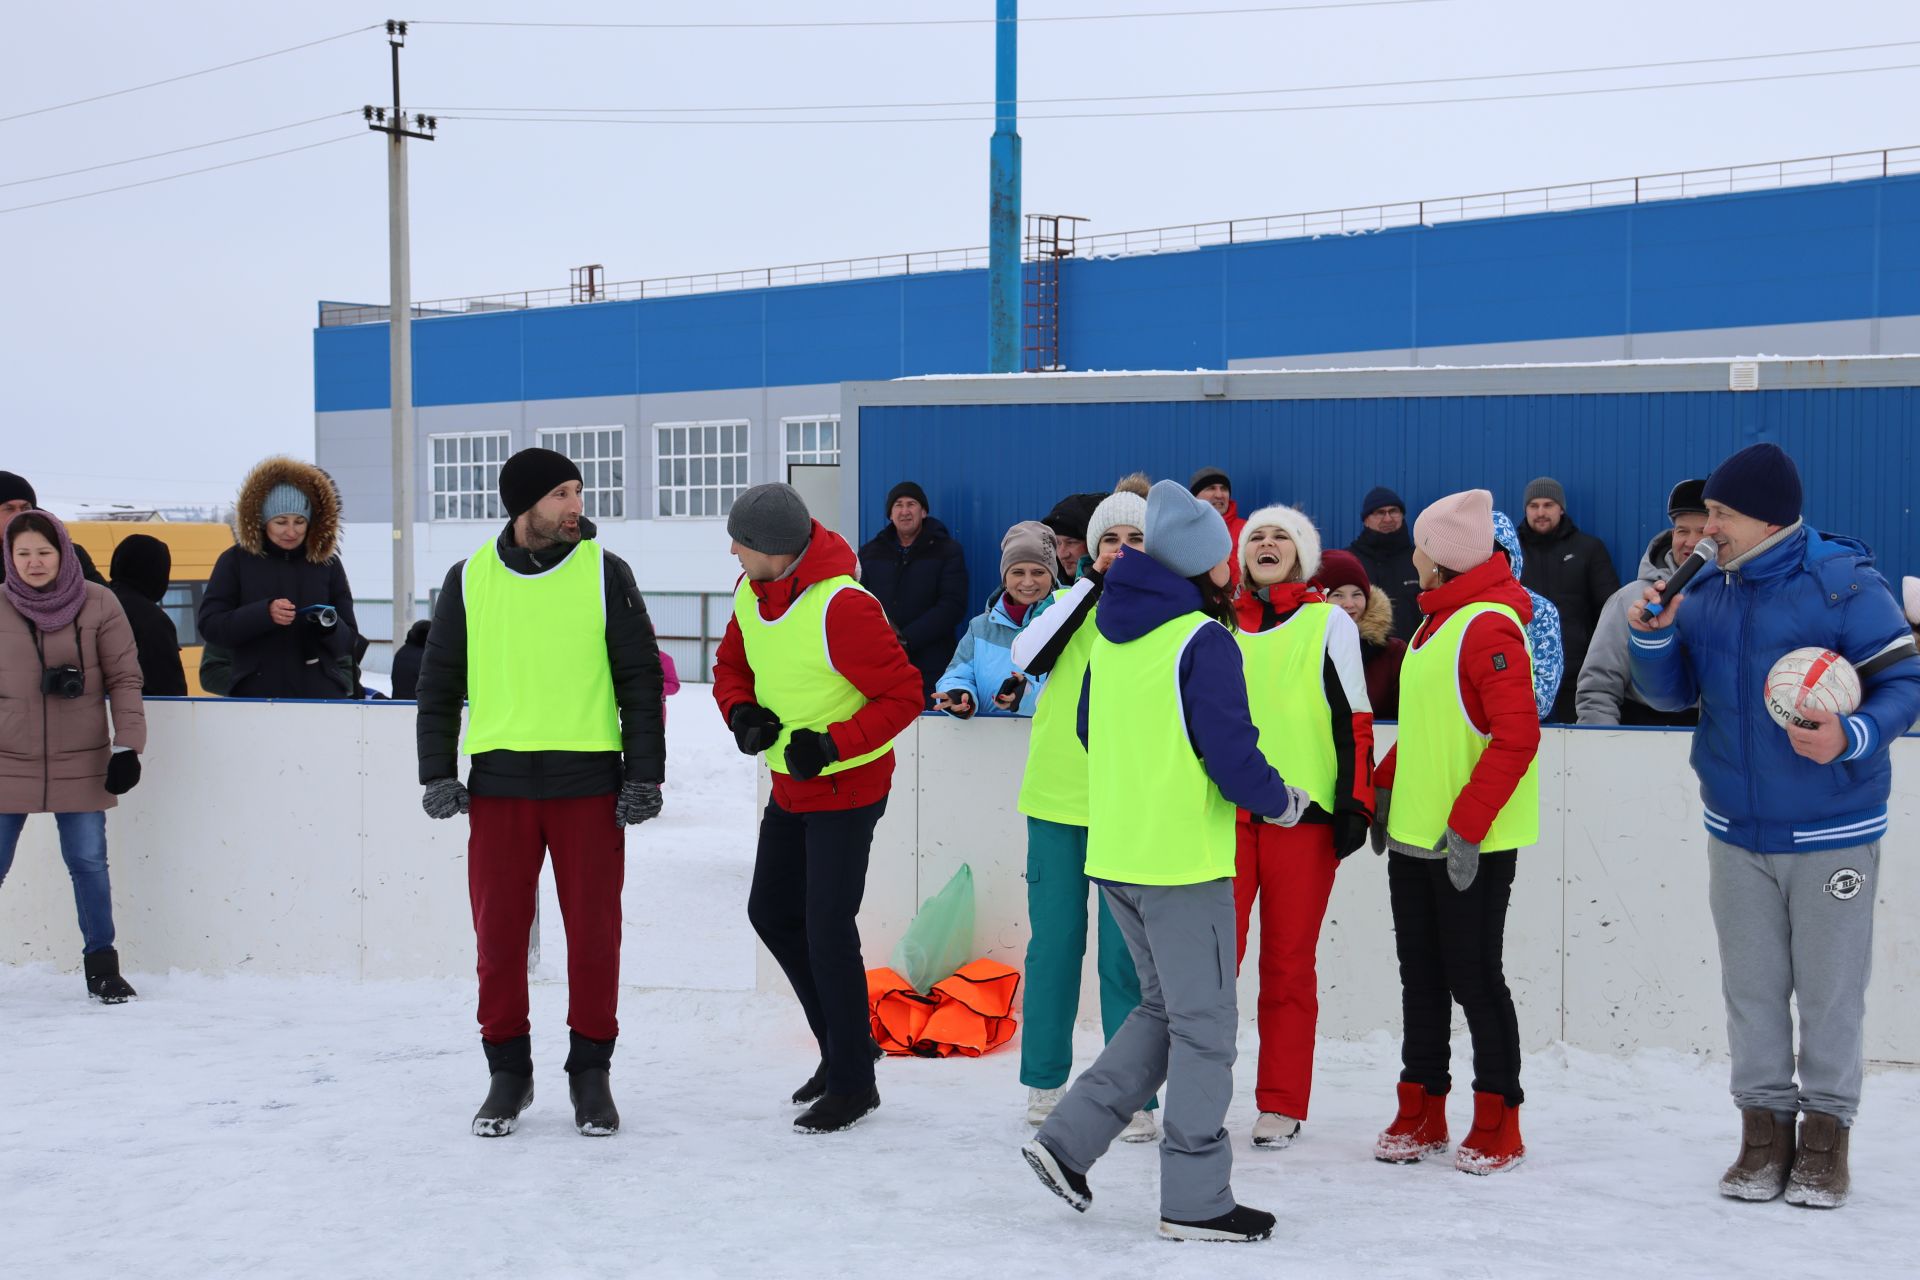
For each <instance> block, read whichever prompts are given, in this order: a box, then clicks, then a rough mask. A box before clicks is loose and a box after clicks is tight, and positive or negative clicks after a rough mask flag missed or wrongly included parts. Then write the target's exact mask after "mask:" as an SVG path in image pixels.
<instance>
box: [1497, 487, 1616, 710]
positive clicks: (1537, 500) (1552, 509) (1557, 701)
mask: <svg viewBox="0 0 1920 1280" xmlns="http://www.w3.org/2000/svg"><path fill="white" fill-rule="evenodd" d="M1523 500H1524V502H1525V504H1526V520H1525V521H1524V522H1523V523H1522V524H1521V526H1520V545H1521V547H1522V548H1523V549H1524V550H1525V552H1526V560H1527V563H1526V565H1525V567H1524V568H1523V569H1522V570H1521V574H1520V585H1522V586H1524V587H1525V588H1526V589H1527V590H1529V591H1533V592H1537V593H1538V594H1540V595H1543V596H1545V597H1546V598H1547V599H1549V600H1551V601H1553V607H1554V608H1556V609H1558V610H1559V611H1560V642H1561V644H1562V645H1563V646H1565V648H1566V654H1567V667H1566V669H1567V670H1568V671H1571V672H1574V673H1576V674H1575V676H1574V679H1572V680H1567V679H1562V680H1561V681H1560V692H1559V693H1558V694H1556V695H1555V696H1554V699H1553V709H1552V710H1551V711H1550V712H1549V713H1548V714H1547V715H1544V716H1542V717H1541V720H1542V721H1543V722H1550V723H1554V724H1569V723H1571V722H1572V721H1573V720H1574V719H1575V710H1574V696H1575V690H1576V686H1577V684H1578V681H1579V676H1578V674H1577V673H1578V672H1579V671H1580V669H1581V668H1582V667H1583V666H1585V665H1586V661H1587V646H1588V645H1589V644H1590V643H1592V641H1593V629H1594V627H1596V626H1597V625H1599V622H1600V618H1601V615H1602V614H1603V613H1604V612H1605V610H1606V607H1607V602H1608V601H1609V600H1611V599H1612V598H1613V595H1614V593H1615V592H1616V591H1618V590H1620V575H1619V573H1618V572H1616V571H1615V570H1614V567H1613V557H1612V556H1609V555H1608V554H1607V544H1606V543H1604V542H1602V541H1600V539H1598V538H1596V537H1594V536H1593V535H1592V534H1590V533H1582V532H1581V531H1580V530H1579V528H1578V527H1577V526H1575V524H1574V523H1573V517H1572V516H1570V515H1568V514H1567V491H1566V490H1565V489H1564V488H1562V487H1561V485H1560V482H1559V481H1558V480H1555V479H1554V478H1553V477H1552V476H1540V477H1538V478H1537V479H1535V480H1533V481H1532V482H1531V483H1529V484H1528V485H1527V488H1526V492H1525V494H1524V495H1523Z"/></svg>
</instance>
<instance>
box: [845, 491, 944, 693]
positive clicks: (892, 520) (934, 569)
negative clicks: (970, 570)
mask: <svg viewBox="0 0 1920 1280" xmlns="http://www.w3.org/2000/svg"><path fill="white" fill-rule="evenodd" d="M927 509H928V508H927V493H926V490H924V489H922V488H921V487H920V486H919V485H917V484H915V483H914V482H913V481H911V480H902V481H901V482H900V483H899V484H896V485H895V486H893V488H892V489H891V490H889V491H888V493H887V527H886V528H884V529H882V530H881V531H880V532H879V533H878V534H876V535H874V537H873V538H871V539H870V540H869V541H868V542H867V544H866V545H865V546H863V547H861V548H860V583H861V585H862V586H864V587H866V589H867V590H869V591H871V592H872V593H873V594H874V598H875V599H877V600H879V601H880V607H881V608H883V609H885V610H886V612H887V620H888V621H889V622H891V623H893V629H894V631H895V632H897V633H898V634H899V636H900V643H901V644H902V645H904V646H906V650H907V660H908V661H909V662H911V663H913V665H914V666H915V667H917V668H919V671H920V686H921V693H922V695H923V700H922V705H923V706H924V705H925V702H924V699H925V698H931V697H932V696H933V685H934V682H935V681H936V680H938V679H939V678H940V675H941V673H942V672H944V671H945V670H946V669H947V664H948V663H949V662H951V661H952V660H953V650H954V648H955V646H956V645H958V644H959V627H960V624H961V623H962V622H964V621H966V619H967V614H968V610H967V560H966V555H965V553H964V552H962V551H961V549H960V543H959V542H958V541H957V540H956V539H955V538H954V536H953V535H952V534H951V533H949V532H948V531H947V526H946V525H944V524H942V523H940V521H938V520H935V519H934V518H933V517H932V516H930V515H928V514H927Z"/></svg>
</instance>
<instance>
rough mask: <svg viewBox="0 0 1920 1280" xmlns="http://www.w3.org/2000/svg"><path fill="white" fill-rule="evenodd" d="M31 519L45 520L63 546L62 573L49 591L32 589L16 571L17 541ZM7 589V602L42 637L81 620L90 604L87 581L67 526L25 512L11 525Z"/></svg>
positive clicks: (46, 588) (41, 513)
mask: <svg viewBox="0 0 1920 1280" xmlns="http://www.w3.org/2000/svg"><path fill="white" fill-rule="evenodd" d="M29 515H36V516H41V517H44V518H45V519H46V521H47V523H49V524H51V525H52V526H53V532H54V535H55V539H56V541H57V542H58V543H59V547H60V571H59V572H58V573H56V574H54V577H53V584H52V585H51V586H48V587H43V588H35V587H30V586H28V585H27V584H26V582H25V581H23V580H22V579H21V577H20V572H19V570H17V569H15V568H14V567H13V539H14V536H15V535H16V534H18V533H19V532H21V530H23V529H24V528H25V527H26V526H25V525H23V524H22V523H21V521H22V520H24V519H25V518H26V517H27V516H29ZM3 589H4V590H5V592H6V596H7V602H8V603H9V604H11V605H12V606H13V607H14V608H15V609H18V610H19V611H20V613H21V616H23V617H25V618H26V619H27V621H29V622H31V623H32V624H33V625H34V626H36V627H38V628H39V629H40V631H41V633H42V634H45V633H46V632H49V631H58V630H60V628H62V627H65V626H69V625H71V624H72V622H73V620H74V619H75V618H77V617H79V616H80V610H81V609H82V608H83V607H84V606H85V605H86V603H87V580H86V578H85V576H83V575H82V574H81V572H80V557H79V556H78V555H76V554H74V550H73V539H71V538H69V537H68V536H67V526H65V525H64V524H61V523H60V520H59V518H58V517H57V516H52V515H49V514H48V513H47V512H45V511H32V512H27V511H23V512H21V513H20V514H19V515H17V516H15V517H14V518H13V520H12V521H11V522H9V523H8V525H7V581H6V586H5V587H4V588H3Z"/></svg>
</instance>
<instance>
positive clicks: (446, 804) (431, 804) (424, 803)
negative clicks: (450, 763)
mask: <svg viewBox="0 0 1920 1280" xmlns="http://www.w3.org/2000/svg"><path fill="white" fill-rule="evenodd" d="M420 807H421V808H422V809H425V810H426V811H427V816H428V817H429V818H451V817H452V816H453V815H454V814H456V813H465V812H466V811H467V788H466V786H465V784H463V783H462V782H461V781H460V779H458V778H435V779H434V780H433V781H432V782H429V783H428V784H427V790H426V794H425V795H423V796H421V797H420Z"/></svg>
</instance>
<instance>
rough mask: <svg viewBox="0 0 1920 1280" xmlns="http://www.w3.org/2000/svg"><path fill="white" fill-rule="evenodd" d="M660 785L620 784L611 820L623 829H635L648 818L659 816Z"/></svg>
mask: <svg viewBox="0 0 1920 1280" xmlns="http://www.w3.org/2000/svg"><path fill="white" fill-rule="evenodd" d="M660 804H661V797H660V784H659V783H657V782H634V781H632V780H628V781H626V782H623V783H621V784H620V798H619V799H618V800H616V801H614V802H613V820H614V821H615V822H617V823H619V824H620V825H621V826H623V827H635V826H638V825H640V824H641V823H643V822H645V821H646V820H647V819H648V818H657V817H659V816H660Z"/></svg>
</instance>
